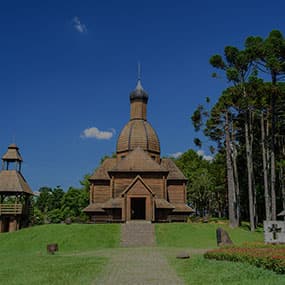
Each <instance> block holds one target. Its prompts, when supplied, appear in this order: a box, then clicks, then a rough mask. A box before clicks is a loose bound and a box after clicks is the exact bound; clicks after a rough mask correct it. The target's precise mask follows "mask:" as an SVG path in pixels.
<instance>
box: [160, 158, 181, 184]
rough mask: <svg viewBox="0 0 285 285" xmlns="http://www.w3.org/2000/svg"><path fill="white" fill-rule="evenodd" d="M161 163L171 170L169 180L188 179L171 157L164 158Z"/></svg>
mask: <svg viewBox="0 0 285 285" xmlns="http://www.w3.org/2000/svg"><path fill="white" fill-rule="evenodd" d="M161 165H162V166H163V167H164V168H165V169H167V170H168V171H169V173H168V176H167V179H168V180H187V178H186V177H185V176H184V174H183V173H182V172H181V170H180V169H179V168H178V167H177V166H176V164H175V163H174V161H173V160H172V159H170V158H162V159H161Z"/></svg>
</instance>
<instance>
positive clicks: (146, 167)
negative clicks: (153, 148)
mask: <svg viewBox="0 0 285 285" xmlns="http://www.w3.org/2000/svg"><path fill="white" fill-rule="evenodd" d="M125 171H126V172H168V170H167V169H165V168H164V167H163V166H161V165H160V164H158V163H157V162H156V161H155V160H153V159H152V158H151V157H150V156H149V155H148V154H147V153H146V152H145V151H144V150H142V149H141V148H136V149H135V150H133V151H132V152H131V153H129V154H128V155H127V156H126V157H125V158H123V159H121V160H120V161H119V162H118V163H117V164H116V166H115V167H114V168H113V169H112V170H110V172H125Z"/></svg>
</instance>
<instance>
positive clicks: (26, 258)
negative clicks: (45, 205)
mask: <svg viewBox="0 0 285 285" xmlns="http://www.w3.org/2000/svg"><path fill="white" fill-rule="evenodd" d="M119 240H120V225H115V224H114V225H113V224H110V225H78V224H72V225H44V226H37V227H33V228H28V229H24V230H21V231H18V232H14V233H4V234H1V235H0V256H1V260H2V261H1V266H0V284H5V285H12V284H13V285H20V284H41V285H43V284H49V285H53V284H55V285H57V284H58V285H59V284H68V285H73V284H74V285H77V284H81V285H84V284H91V282H92V280H94V278H95V277H96V276H97V275H98V274H100V272H101V271H102V269H103V267H104V266H105V265H106V264H107V262H108V260H107V258H105V257H98V256H96V252H95V253H94V255H92V254H91V256H90V254H89V255H88V256H82V255H79V254H77V253H79V252H80V253H83V252H92V251H94V250H97V249H101V248H114V247H117V246H119ZM48 243H58V245H59V252H58V253H56V254H55V255H49V254H47V253H46V245H47V244H48Z"/></svg>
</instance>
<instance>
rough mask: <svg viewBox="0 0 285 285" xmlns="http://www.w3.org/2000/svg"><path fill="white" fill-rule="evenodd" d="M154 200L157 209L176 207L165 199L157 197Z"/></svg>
mask: <svg viewBox="0 0 285 285" xmlns="http://www.w3.org/2000/svg"><path fill="white" fill-rule="evenodd" d="M154 202H155V207H156V208H157V209H174V208H175V207H174V206H173V205H172V204H170V203H169V202H168V201H166V200H165V199H158V198H155V199H154Z"/></svg>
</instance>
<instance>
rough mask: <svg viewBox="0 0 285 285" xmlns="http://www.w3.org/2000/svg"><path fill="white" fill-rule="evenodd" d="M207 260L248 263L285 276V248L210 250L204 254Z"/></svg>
mask: <svg viewBox="0 0 285 285" xmlns="http://www.w3.org/2000/svg"><path fill="white" fill-rule="evenodd" d="M204 257H205V258H208V259H216V260H228V261H237V262H247V263H250V264H252V265H255V266H257V267H262V268H266V269H270V270H273V271H275V272H277V273H280V274H285V247H284V246H282V247H281V246H277V247H273V246H262V247H257V246H253V247H225V248H219V249H215V250H210V251H208V252H206V253H205V254H204Z"/></svg>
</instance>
